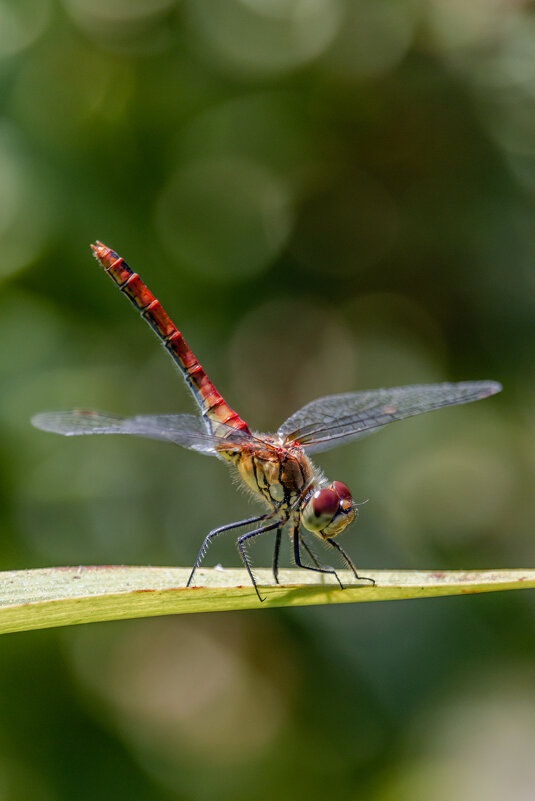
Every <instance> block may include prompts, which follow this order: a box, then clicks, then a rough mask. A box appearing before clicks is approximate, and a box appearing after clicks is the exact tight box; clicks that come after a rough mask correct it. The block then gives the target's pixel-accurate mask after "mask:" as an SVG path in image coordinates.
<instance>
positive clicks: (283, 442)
mask: <svg viewBox="0 0 535 801" xmlns="http://www.w3.org/2000/svg"><path fill="white" fill-rule="evenodd" d="M91 248H92V250H93V254H94V256H95V258H96V259H97V261H98V262H99V263H100V264H101V265H102V267H103V268H104V270H105V271H106V272H107V273H108V275H109V276H110V278H111V279H112V280H113V281H114V283H115V284H116V285H117V286H118V287H119V289H120V290H121V292H122V293H123V294H125V295H126V296H127V297H128V298H129V300H130V301H131V302H132V303H133V304H134V306H135V307H136V308H137V309H138V311H139V312H140V314H141V316H142V317H144V319H145V320H146V321H147V322H148V324H149V325H150V326H151V328H152V329H153V330H154V331H155V332H156V334H157V336H158V337H159V339H160V340H161V342H162V344H163V346H164V347H165V349H166V350H167V351H168V352H169V354H170V355H171V358H172V359H173V361H174V362H175V364H177V365H178V367H179V368H180V370H181V371H182V374H183V376H184V378H185V380H186V384H187V385H188V387H189V389H190V390H191V392H192V393H193V396H194V398H195V400H196V401H197V404H198V406H199V410H200V416H194V415H191V414H163V415H137V416H136V417H121V416H119V415H112V414H103V413H101V412H94V411H80V410H75V411H69V412H51V413H44V414H38V415H36V416H35V417H34V418H33V419H32V423H33V424H34V426H36V427H37V428H40V429H42V430H44V431H53V432H55V433H57V434H63V435H64V436H67V437H70V436H79V435H83V434H130V435H134V436H139V437H147V438H149V439H158V440H166V441H168V442H174V443H176V444H178V445H182V446H183V447H184V448H189V449H190V450H193V451H198V452H200V453H205V454H209V455H211V456H216V457H218V458H220V459H223V460H224V461H226V462H228V463H229V464H230V465H231V466H232V467H233V468H234V470H235V471H236V472H237V474H238V476H239V478H240V479H241V481H242V482H243V483H244V484H245V485H246V486H247V487H248V488H249V490H251V491H252V493H253V494H254V496H255V497H256V498H258V499H259V500H261V501H263V502H264V505H265V506H267V511H266V512H265V513H264V514H261V515H257V516H255V517H250V518H248V519H247V520H240V521H239V522H237V523H229V524H227V525H225V526H220V527H219V528H215V529H213V531H210V533H209V534H208V535H207V536H206V537H205V539H204V542H203V544H202V547H201V549H200V551H199V554H198V556H197V558H196V560H195V563H194V565H193V569H192V571H191V574H190V577H189V580H188V583H187V586H188V587H189V586H190V585H191V583H192V581H193V577H194V574H195V571H196V570H197V568H198V567H199V565H200V563H201V560H202V559H203V557H204V555H205V553H206V550H207V548H208V546H209V545H210V543H211V541H212V540H213V539H214V538H215V537H217V536H219V535H220V534H222V533H223V532H225V531H230V530H232V529H239V528H243V527H248V526H253V528H252V530H249V531H246V533H244V534H241V535H240V536H239V537H238V538H237V545H238V550H239V552H240V556H241V558H242V561H243V564H244V565H245V567H246V569H247V572H248V574H249V577H250V579H251V581H252V584H253V587H254V589H255V591H256V593H257V595H258V598H259V600H260V601H262V600H263V599H262V598H261V596H260V593H259V590H258V587H257V584H256V581H255V578H254V575H253V571H252V567H251V563H250V561H249V557H248V555H247V552H246V546H247V544H248V543H249V542H250V541H251V540H252V539H253V538H254V537H257V536H259V535H260V534H265V533H267V532H268V531H274V532H275V550H274V557H273V576H274V579H275V582H276V583H277V584H278V583H279V582H278V575H277V574H278V565H279V551H280V545H281V534H282V530H283V528H284V526H286V524H288V526H289V535H290V540H291V542H292V545H293V556H294V559H295V563H296V565H297V566H298V567H302V568H306V569H307V570H314V571H317V572H318V573H328V574H331V575H332V576H333V577H334V578H335V579H336V580H337V581H338V583H339V584H340V586H341V587H342V583H341V581H340V579H339V577H338V575H337V573H336V571H335V570H334V568H333V567H330V566H325V565H322V564H321V563H320V562H319V560H318V558H317V556H316V555H315V554H314V552H313V550H312V549H311V547H310V545H309V544H308V542H307V540H306V539H305V533H304V530H305V531H306V532H307V533H311V534H314V535H316V536H317V537H319V539H320V540H321V541H323V543H325V544H326V545H327V546H329V547H330V548H332V549H333V550H334V551H336V552H337V555H338V558H339V559H340V558H341V560H342V561H343V562H345V564H346V565H347V566H348V568H349V569H350V570H351V571H352V573H353V575H354V577H355V580H356V581H368V582H371V583H372V584H373V583H374V581H373V579H369V578H366V577H364V576H359V574H358V573H357V570H356V568H355V566H354V564H353V562H352V561H351V559H350V557H349V556H348V554H347V553H346V552H345V550H344V549H343V548H342V546H341V545H340V544H339V543H338V542H337V541H336V540H335V539H334V538H335V537H336V535H337V534H339V533H340V532H341V531H343V530H344V529H345V528H346V527H347V526H348V525H349V524H350V523H351V522H352V521H353V520H354V519H355V518H356V516H357V511H358V508H357V504H356V503H355V501H354V500H353V498H352V496H351V492H350V491H349V489H348V488H347V487H346V485H345V484H343V483H342V482H341V481H332V482H329V481H328V480H327V478H326V477H325V476H324V475H323V473H322V472H321V471H320V470H319V469H318V468H317V467H316V466H315V465H314V464H313V463H312V461H311V460H310V454H313V453H318V452H320V451H325V450H328V449H329V448H334V447H336V446H337V445H343V444H345V443H346V442H350V441H351V440H354V439H357V438H358V437H362V436H363V435H365V434H368V433H370V432H372V431H375V430H377V429H378V428H381V427H382V426H384V425H387V424H388V423H392V422H394V421H395V420H403V419H404V418H406V417H411V416H413V415H416V414H422V413H424V412H428V411H431V410H433V409H441V408H442V407H443V406H453V405H455V404H460V403H469V402H470V401H476V400H481V399H482V398H486V397H488V396H489V395H494V394H495V393H496V392H499V391H500V390H501V386H500V384H498V383H497V382H496V381H464V382H462V383H458V384H423V385H416V386H406V387H395V388H394V389H378V390H372V391H365V392H349V393H346V394H343V395H329V396H327V397H325V398H319V399H318V400H315V401H312V402H311V403H308V404H307V405H306V406H304V407H303V408H302V409H300V410H299V411H297V412H295V414H293V415H292V416H291V417H289V418H288V420H286V422H284V423H283V424H282V425H281V427H280V428H279V430H278V431H277V433H276V434H257V433H252V432H251V431H250V429H249V426H248V425H247V423H246V422H245V421H244V420H242V418H241V417H240V416H239V415H238V414H237V412H235V411H233V410H232V409H231V408H230V406H229V405H228V404H227V402H226V401H225V399H224V398H223V396H222V395H220V393H219V392H218V391H217V389H216V388H215V387H214V385H213V384H212V382H211V381H210V379H209V378H208V376H207V375H206V373H205V371H204V370H203V368H202V367H201V365H200V364H199V362H198V361H197V359H196V357H195V356H194V355H193V353H192V351H191V350H190V348H189V347H188V345H187V344H186V341H185V340H184V337H183V336H182V334H181V333H180V331H178V329H177V328H176V326H175V325H174V324H173V323H172V322H171V320H170V318H169V317H168V316H167V314H166V313H165V311H164V310H163V308H162V306H161V304H160V302H159V301H158V300H156V298H155V297H154V295H153V294H152V293H151V292H150V290H149V289H148V288H147V287H146V286H145V284H144V283H143V282H142V280H141V279H140V277H139V276H138V275H137V273H135V272H133V271H132V270H131V269H130V267H129V266H128V264H126V262H125V261H124V259H122V258H121V257H120V256H118V255H117V253H115V252H114V251H113V250H111V249H110V248H108V247H106V246H105V245H103V244H102V243H101V242H97V243H96V244H95V245H91ZM303 553H304V554H305V555H306V557H305V561H303Z"/></svg>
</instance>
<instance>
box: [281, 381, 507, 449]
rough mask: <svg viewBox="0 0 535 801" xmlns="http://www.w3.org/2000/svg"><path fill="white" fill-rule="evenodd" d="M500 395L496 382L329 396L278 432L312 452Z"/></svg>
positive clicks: (294, 417) (284, 425) (310, 406)
mask: <svg viewBox="0 0 535 801" xmlns="http://www.w3.org/2000/svg"><path fill="white" fill-rule="evenodd" d="M500 390H501V386H500V384H498V383H497V382H496V381H463V382H461V383H459V384H417V385H414V386H407V387H394V388H393V389H376V390H369V391H365V392H349V393H347V394H344V395H329V396H327V397H326V398H319V399H318V400H315V401H312V402H311V403H308V404H307V405H306V406H303V408H302V409H300V410H299V411H298V412H296V413H295V414H293V415H292V416H291V417H289V418H288V420H286V422H284V423H283V424H282V426H281V427H280V428H279V431H278V433H279V435H280V436H281V437H282V438H283V439H284V440H285V441H287V442H297V443H299V444H300V445H302V446H303V447H305V448H306V450H307V452H309V453H315V452H319V451H325V450H328V449H329V448H334V447H336V446H337V445H342V444H345V443H346V442H349V441H351V440H353V439H356V438H357V437H361V436H363V435H365V434H367V433H371V432H372V431H374V430H376V429H378V428H380V427H381V426H384V425H387V423H393V422H394V421H395V420H404V419H405V418H406V417H412V416H413V415H416V414H423V413H424V412H430V411H432V410H433V409H442V407H443V406H454V405H455V404H459V403H470V402H471V401H476V400H481V399H482V398H487V397H488V396H489V395H494V394H495V393H496V392H499V391H500Z"/></svg>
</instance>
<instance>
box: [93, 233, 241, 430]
mask: <svg viewBox="0 0 535 801" xmlns="http://www.w3.org/2000/svg"><path fill="white" fill-rule="evenodd" d="M91 249H92V251H93V255H94V256H95V258H96V260H97V261H98V262H99V263H100V264H101V265H102V267H104V270H105V271H106V272H107V273H108V275H109V276H110V278H111V279H112V280H113V281H114V283H115V284H117V286H118V287H119V289H120V290H121V292H122V293H123V294H125V295H126V297H127V298H129V300H131V302H132V303H133V304H134V306H135V307H136V309H137V310H138V311H139V312H140V314H141V316H142V317H144V318H145V320H146V321H147V322H148V324H149V325H150V327H151V328H152V329H153V331H155V332H156V334H157V335H158V337H159V338H160V339H161V341H162V342H163V344H164V346H165V348H166V349H167V350H168V351H169V353H170V354H171V357H172V359H173V360H174V362H175V363H176V364H177V365H178V366H179V368H180V369H181V371H182V373H183V374H184V378H185V380H186V383H187V385H188V386H189V388H190V389H191V391H192V393H193V395H194V397H195V400H196V401H197V403H198V404H199V406H200V408H201V411H202V414H203V416H205V417H207V418H208V419H209V420H210V421H211V422H212V423H216V424H217V423H226V425H228V426H231V427H232V428H237V429H241V430H242V431H245V432H246V433H250V432H249V428H248V426H247V423H245V421H244V420H242V419H241V417H240V416H239V415H238V414H237V413H236V412H235V411H233V410H232V409H231V408H230V406H229V405H228V404H227V403H226V401H225V400H224V399H223V397H222V396H221V395H220V394H219V392H218V391H217V389H216V388H215V387H214V385H213V384H212V382H211V381H210V379H209V378H208V376H207V375H206V373H205V372H204V370H203V368H202V367H201V365H200V364H199V362H198V361H197V359H196V358H195V356H194V354H193V353H192V351H191V350H190V349H189V347H188V345H187V344H186V341H185V339H184V337H183V336H182V334H181V333H180V331H179V330H178V329H177V327H176V326H175V325H174V323H173V322H171V320H170V318H169V317H168V316H167V314H166V313H165V311H164V310H163V308H162V306H161V304H160V301H159V300H156V298H155V297H154V295H153V294H152V292H151V291H150V289H148V288H147V287H146V286H145V284H144V283H143V281H142V280H141V278H140V277H139V275H138V274H137V273H135V272H133V271H132V270H131V269H130V267H129V266H128V264H127V263H126V262H125V261H124V259H122V258H121V257H120V256H118V255H117V253H115V251H113V250H110V248H108V247H106V245H103V244H102V242H98V241H97V243H96V245H91Z"/></svg>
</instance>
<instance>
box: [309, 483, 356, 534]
mask: <svg viewBox="0 0 535 801" xmlns="http://www.w3.org/2000/svg"><path fill="white" fill-rule="evenodd" d="M355 515H356V506H355V504H354V503H353V498H352V497H351V493H350V491H349V490H348V488H347V487H346V485H345V484H342V482H341V481H333V482H332V484H329V486H328V487H324V488H323V489H318V490H316V491H315V492H313V493H312V494H311V495H310V496H309V498H308V499H307V501H306V503H305V505H304V507H303V509H302V511H301V520H302V522H303V525H304V526H305V528H307V529H308V530H309V531H313V532H314V534H318V536H320V537H322V538H323V539H326V540H327V539H330V538H331V537H335V536H336V535H337V534H339V533H340V532H341V531H343V530H344V529H345V527H346V526H348V525H349V524H350V523H352V522H353V520H354V519H355Z"/></svg>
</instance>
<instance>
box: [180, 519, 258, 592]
mask: <svg viewBox="0 0 535 801" xmlns="http://www.w3.org/2000/svg"><path fill="white" fill-rule="evenodd" d="M268 517H270V515H260V516H259V517H250V518H249V519H248V520H240V521H238V522H237V523H227V525H226V526H219V528H214V529H213V530H212V531H211V532H210V533H209V534H207V535H206V537H205V538H204V542H203V544H202V545H201V550H200V551H199V553H198V554H197V558H196V560H195V563H194V565H193V568H192V570H191V573H190V576H189V579H188V583H187V584H186V587H189V586H190V584H191V582H192V581H193V576H194V574H195V571H196V570H197V568H198V567H199V565H200V563H201V562H202V560H203V558H204V555H205V553H206V551H207V550H208V546H209V545H210V543H211V542H212V540H213V539H214V537H217V536H219V534H223V533H224V532H225V531H230V530H231V529H233V528H241V527H242V526H248V525H250V524H251V523H259V522H260V521H261V520H265V519H266V518H268Z"/></svg>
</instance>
